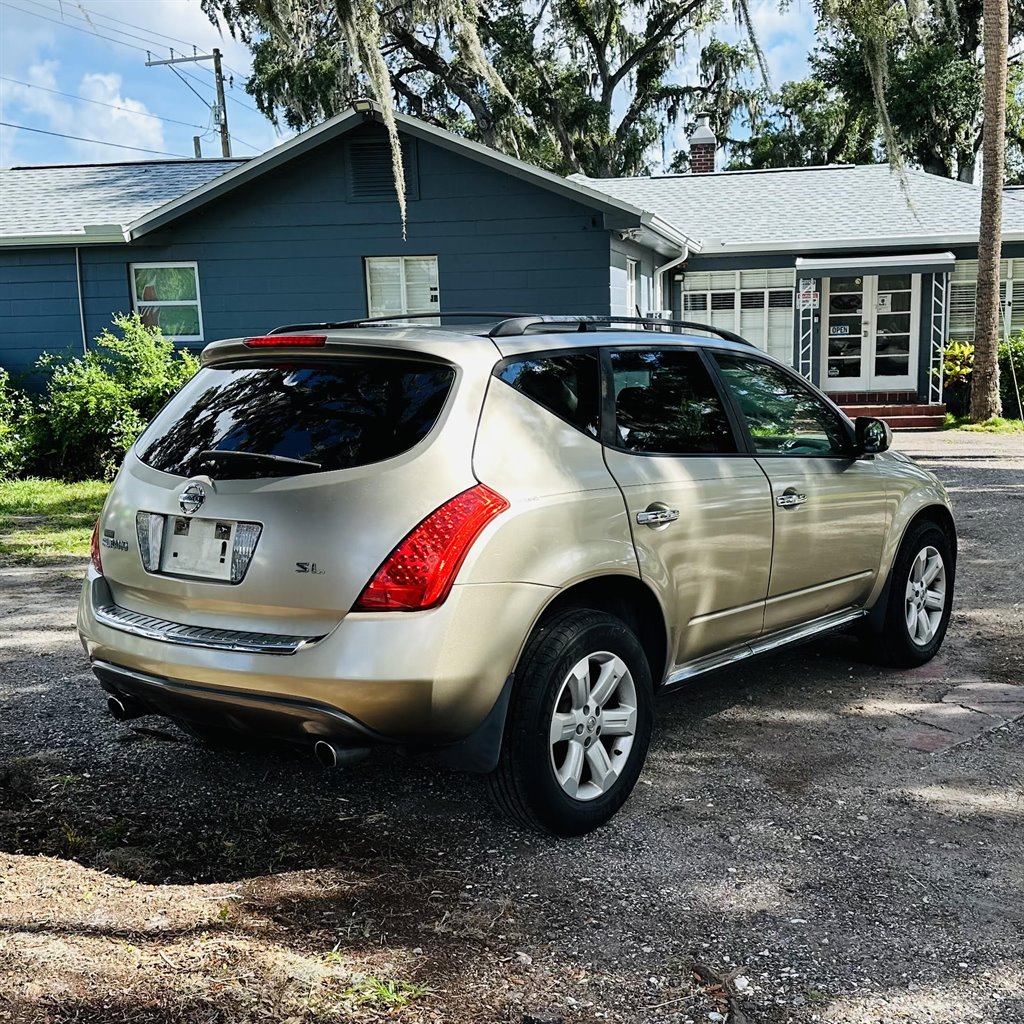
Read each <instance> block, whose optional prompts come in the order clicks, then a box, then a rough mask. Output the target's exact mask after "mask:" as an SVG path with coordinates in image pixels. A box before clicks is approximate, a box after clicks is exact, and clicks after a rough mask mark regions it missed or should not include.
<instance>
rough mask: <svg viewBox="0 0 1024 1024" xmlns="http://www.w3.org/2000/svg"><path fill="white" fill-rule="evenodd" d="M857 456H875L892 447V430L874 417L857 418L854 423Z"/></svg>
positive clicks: (883, 421)
mask: <svg viewBox="0 0 1024 1024" xmlns="http://www.w3.org/2000/svg"><path fill="white" fill-rule="evenodd" d="M854 429H855V431H856V438H857V453H858V454H859V455H877V454H878V453H879V452H884V451H888V449H889V448H890V447H891V446H892V428H891V427H890V426H889V424H888V423H886V422H885V420H878V419H875V417H874V416H858V417H857V419H856V420H855V421H854Z"/></svg>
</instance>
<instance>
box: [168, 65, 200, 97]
mask: <svg viewBox="0 0 1024 1024" xmlns="http://www.w3.org/2000/svg"><path fill="white" fill-rule="evenodd" d="M168 67H169V68H170V69H171V70H172V71H173V72H174V73H175V74H176V75H177V76H178V78H179V79H181V84H182V85H184V86H185V88H186V89H191V90H192V94H193V95H194V96H196V97H198V99H199V101H200V102H201V103H205V104H206V106H209V105H210V104H209V103H207V102H206V100H205V99H203V97H202V96H200V95H199V93H197V92H196V91H195V89H193V88H192V86H191V85H189V84H188V82H186V81H185V79H184V78H182V75H181V72H180V71H179V70H178V69H177V68H176V67H174V65H173V64H169V65H168Z"/></svg>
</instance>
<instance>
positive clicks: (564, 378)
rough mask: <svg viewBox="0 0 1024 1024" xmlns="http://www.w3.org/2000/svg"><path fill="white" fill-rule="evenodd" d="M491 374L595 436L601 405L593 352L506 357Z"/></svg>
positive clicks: (577, 427)
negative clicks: (507, 358)
mask: <svg viewBox="0 0 1024 1024" xmlns="http://www.w3.org/2000/svg"><path fill="white" fill-rule="evenodd" d="M494 375H495V376H496V377H497V378H498V379H499V380H503V381H504V382H505V383H506V384H508V385H510V386H511V387H513V388H515V389H516V391H519V392H520V393H521V394H524V395H526V397H527V398H529V399H531V400H532V401H534V402H536V403H537V404H538V405H540V406H543V407H544V408H545V409H547V410H548V412H552V413H554V414H555V415H556V416H558V417H559V418H560V419H563V420H565V421H566V423H570V424H572V426H574V427H575V428H576V429H577V430H582V431H583V433H585V434H588V435H589V436H590V437H595V438H596V437H597V434H598V423H599V420H600V409H601V405H600V364H599V363H598V358H597V353H596V352H573V353H570V354H567V355H547V354H543V355H541V354H538V355H532V356H524V357H518V358H515V359H509V360H506V361H505V362H504V363H501V364H499V365H498V366H497V367H496V368H495V371H494Z"/></svg>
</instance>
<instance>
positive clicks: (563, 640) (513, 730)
mask: <svg viewBox="0 0 1024 1024" xmlns="http://www.w3.org/2000/svg"><path fill="white" fill-rule="evenodd" d="M609 687H612V689H610V690H609ZM599 688H600V692H598V693H596V694H594V695H592V691H594V690H598V689H599ZM595 696H596V700H595ZM556 715H557V716H558V717H557V720H556ZM605 722H614V726H611V725H607V726H606V725H605V724H604V723H605ZM652 722H653V686H652V683H651V672H650V668H649V667H648V664H647V657H646V655H645V654H644V650H643V647H641V645H640V642H639V640H637V638H636V635H635V634H634V633H633V631H632V630H631V629H630V628H629V627H628V626H627V625H626V624H625V623H624V622H622V620H621V619H618V618H616V617H615V616H613V615H608V614H606V613H604V612H597V611H590V610H586V609H573V610H569V611H564V612H561V613H558V614H556V615H554V616H552V617H551V618H550V619H549V620H547V621H546V622H544V623H542V624H541V625H540V626H539V627H538V628H537V629H536V630H535V631H534V633H533V635H532V636H531V637H530V639H529V640H528V641H527V644H526V648H525V650H524V651H523V655H522V657H521V659H520V662H519V666H518V667H517V669H516V673H515V680H514V683H513V690H512V702H511V705H510V707H509V713H508V719H507V720H506V723H505V733H504V736H503V738H502V744H501V753H500V756H499V760H498V767H497V768H496V769H495V770H494V772H493V773H492V774H491V775H490V776H488V786H489V789H490V793H491V797H492V799H493V800H494V802H495V804H497V806H498V807H499V808H500V809H501V810H502V811H503V812H504V813H505V814H506V815H507V816H508V817H509V818H511V819H512V820H513V821H514V822H515V823H516V824H519V825H522V826H524V827H525V828H529V829H533V830H536V831H542V832H549V833H553V834H554V835H560V836H577V835H583V834H584V833H586V832H590V831H592V830H593V829H595V828H598V827H599V826H601V825H603V824H604V823H605V822H606V821H608V819H609V818H611V817H612V815H614V814H615V812H616V811H618V809H619V808H620V807H621V806H622V805H623V804H624V803H625V802H626V798H627V797H628V796H629V794H630V793H631V792H632V790H633V787H634V786H635V785H636V781H637V779H638V778H639V776H640V770H641V768H643V764H644V760H645V759H646V757H647V748H648V746H649V744H650V740H651V728H652ZM556 729H560V733H559V735H565V736H571V738H569V739H565V740H557V741H555V740H553V738H552V737H553V736H554V734H555V730H556ZM613 729H614V731H613ZM630 729H632V733H630V732H629V730H630ZM598 748H600V751H603V753H600V752H599V749H598ZM559 770H561V771H562V775H563V778H564V779H565V782H564V783H563V782H561V781H559V776H558V774H557V772H558V771H559ZM573 791H575V792H573Z"/></svg>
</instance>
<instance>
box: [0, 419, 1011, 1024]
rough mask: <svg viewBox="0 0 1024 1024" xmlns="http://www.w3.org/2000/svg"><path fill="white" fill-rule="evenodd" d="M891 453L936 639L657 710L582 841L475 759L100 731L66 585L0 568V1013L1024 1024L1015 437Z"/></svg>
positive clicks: (98, 703)
mask: <svg viewBox="0 0 1024 1024" xmlns="http://www.w3.org/2000/svg"><path fill="white" fill-rule="evenodd" d="M897 446H898V447H901V448H903V449H904V450H906V451H908V452H910V453H911V454H913V455H915V457H919V458H920V460H921V461H922V462H923V463H924V464H925V465H927V466H928V467H930V468H931V469H933V470H934V471H935V472H936V473H938V474H939V476H940V477H941V478H942V479H943V480H944V481H945V482H946V483H947V485H948V486H949V487H950V489H951V492H952V497H953V500H954V502H955V504H956V508H957V513H958V518H959V527H960V531H961V557H960V570H959V578H958V595H957V601H956V608H955V613H954V616H953V621H952V625H951V628H950V631H949V634H948V637H947V640H946V645H945V647H944V650H943V652H942V653H941V655H940V657H939V658H938V659H936V661H935V662H933V663H932V664H930V665H929V666H926V667H925V668H924V669H921V670H917V671H914V672H909V673H895V672H892V671H889V670H883V669H880V668H877V667H875V666H874V665H872V664H871V663H870V661H869V660H868V659H867V657H866V655H865V652H864V651H863V650H862V649H861V647H860V646H859V644H858V643H857V642H856V641H855V640H853V639H852V638H848V637H839V638H831V639H828V640H826V641H822V642H820V643H817V644H815V645H811V646H807V647H804V648H801V649H799V650H795V651H792V652H790V653H788V654H784V655H781V656H778V657H775V658H774V659H772V660H764V661H761V662H758V663H756V664H749V665H746V666H744V667H742V668H738V669H733V670H730V671H729V672H728V673H724V674H721V675H718V676H715V677H708V678H705V679H702V680H701V681H699V682H697V683H695V684H694V685H692V686H691V687H690V688H689V689H687V690H685V691H683V692H681V693H678V694H676V695H675V696H673V697H671V698H664V699H662V700H661V701H660V705H659V724H658V726H657V729H656V735H655V740H654V744H653V747H652V751H651V756H650V760H649V763H648V766H647V768H646V770H645V772H644V774H643V776H642V780H641V784H640V785H638V786H637V789H636V792H635V793H634V795H633V797H632V798H631V800H630V801H629V802H628V803H627V805H626V807H625V809H624V810H623V811H622V813H620V815H619V816H618V817H617V818H616V819H615V820H614V821H613V822H612V824H611V825H609V826H607V827H606V828H604V829H602V830H600V831H598V832H597V833H595V834H592V835H590V836H587V837H584V838H582V839H577V840H568V841H564V840H563V841H552V840H547V839H543V838H540V837H537V836H533V835H528V834H524V833H521V832H517V831H515V830H513V829H512V828H510V827H509V826H507V825H506V824H505V823H504V822H503V821H502V820H501V819H500V818H498V817H497V815H496V814H495V813H494V812H493V811H492V810H490V808H489V806H488V804H487V802H486V799H485V794H484V788H483V785H482V782H481V780H479V779H477V778H473V777H468V776H467V777H463V776H456V775H443V774H435V773H432V772H429V771H427V770H425V769H422V768H419V767H415V766H412V765H409V764H407V763H403V762H400V761H397V762H396V761H390V760H388V759H386V758H384V757H380V758H377V759H375V760H373V761H371V762H369V763H367V764H366V765H364V766H361V767H359V768H354V769H349V770H347V771H339V772H335V773H328V772H324V771H323V770H321V769H320V768H319V767H318V766H317V765H316V764H315V763H314V762H313V759H312V757H308V756H300V755H298V754H291V753H287V752H284V753H282V752H270V753H268V752H214V751H210V750H206V749H204V748H201V747H200V746H198V745H197V744H196V743H194V742H193V741H192V740H190V739H188V738H186V737H185V736H183V735H182V734H180V733H178V732H177V731H176V730H175V729H174V728H173V727H172V726H170V725H164V724H163V723H161V722H160V721H159V720H156V719H143V720H141V721H138V722H135V723H132V724H131V725H119V724H117V723H115V722H113V721H112V720H111V719H110V718H108V717H107V716H106V715H105V714H104V711H103V699H102V697H101V693H100V690H99V688H98V687H97V686H96V685H95V683H94V681H93V680H92V678H91V676H90V673H89V671H88V669H87V667H86V663H85V659H84V656H83V654H82V650H81V648H80V646H79V645H78V641H77V638H76V636H75V631H74V606H75V601H76V594H77V583H76V581H75V579H74V578H73V576H74V573H70V574H69V573H68V571H67V570H66V569H50V570H38V569H8V570H3V571H0V1022H18V1024H23V1022H25V1024H27V1022H33V1024H34V1022H44V1021H45V1022H72V1021H77V1022H90V1024H99V1022H103V1024H107V1022H111V1024H112V1022H118V1024H122V1022H125V1024H127V1022H131V1024H157V1022H160V1024H163V1022H171V1021H181V1022H189V1024H192V1022H197V1024H207V1022H209V1024H213V1022H245V1024H249V1022H257V1021H259V1022H264V1021H266V1022H270V1021H274V1022H281V1021H284V1022H287V1024H307V1022H313V1021H325V1022H327V1021H331V1022H335V1021H337V1022H340V1021H381V1020H388V1021H391V1020H397V1021H403V1022H410V1024H420V1022H433V1021H444V1022H484V1021H502V1022H514V1024H539V1022H551V1024H553V1022H577V1021H608V1022H645V1024H646V1022H662V1021H664V1022H668V1021H672V1022H678V1024H682V1022H686V1021H690V1022H694V1024H696V1022H708V1021H726V1020H728V1021H731V1022H734V1024H742V1022H744V1021H746V1022H749V1024H783V1022H793V1024H809V1022H812V1021H821V1022H844V1024H847V1022H848V1024H867V1022H878V1024H882V1022H886V1024H888V1022H913V1024H925V1022H931V1024H962V1022H967V1021H978V1022H985V1021H988V1022H991V1024H996V1022H998V1024H1010V1022H1024V783H1022V766H1024V756H1022V755H1024V720H1016V721H1015V719H1016V718H1017V716H1018V715H1020V714H1022V713H1024V696H1018V695H1019V694H1024V689H1021V690H1018V689H1016V687H1017V686H1019V685H1020V684H1022V683H1024V640H1022V636H1024V587H1022V585H1021V565H1022V564H1024V531H1022V527H1021V522H1022V520H1024V440H1022V439H1021V437H1020V436H1019V435H1018V436H1009V437H1007V436H993V435H986V434H963V433H940V434H922V435H913V434H907V435H902V436H900V437H898V438H897ZM985 684H988V685H985ZM943 698H946V700H943ZM132 726H134V728H133V727H132Z"/></svg>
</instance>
